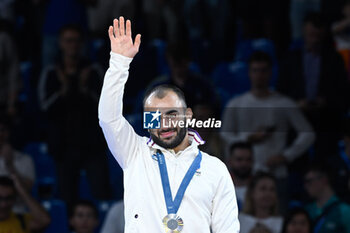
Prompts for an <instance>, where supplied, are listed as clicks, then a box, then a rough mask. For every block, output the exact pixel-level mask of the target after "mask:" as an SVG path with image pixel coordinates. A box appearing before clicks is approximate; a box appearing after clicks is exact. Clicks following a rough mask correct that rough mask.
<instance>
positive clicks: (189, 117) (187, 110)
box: [185, 108, 193, 120]
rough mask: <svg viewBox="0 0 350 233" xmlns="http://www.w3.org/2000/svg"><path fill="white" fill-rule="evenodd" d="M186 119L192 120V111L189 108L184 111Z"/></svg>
mask: <svg viewBox="0 0 350 233" xmlns="http://www.w3.org/2000/svg"><path fill="white" fill-rule="evenodd" d="M185 115H186V119H190V120H191V119H192V117H193V112H192V109H191V108H187V109H186V114H185Z"/></svg>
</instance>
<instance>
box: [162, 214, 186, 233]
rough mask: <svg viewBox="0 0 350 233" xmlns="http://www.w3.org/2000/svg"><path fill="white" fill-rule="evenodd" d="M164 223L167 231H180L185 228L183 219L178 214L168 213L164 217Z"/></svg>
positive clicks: (171, 232) (173, 232)
mask: <svg viewBox="0 0 350 233" xmlns="http://www.w3.org/2000/svg"><path fill="white" fill-rule="evenodd" d="M163 224H164V227H165V229H166V232H167V233H179V232H181V231H182V228H183V225H184V223H183V221H182V219H181V218H180V216H178V215H176V214H168V215H167V216H165V217H164V218H163Z"/></svg>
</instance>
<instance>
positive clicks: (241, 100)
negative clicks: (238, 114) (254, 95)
mask: <svg viewBox="0 0 350 233" xmlns="http://www.w3.org/2000/svg"><path fill="white" fill-rule="evenodd" d="M250 98H251V93H250V92H245V93H243V94H240V95H237V96H235V97H232V98H231V99H230V100H229V101H228V103H227V105H226V107H239V106H241V105H244V104H246V101H247V100H249V99H250Z"/></svg>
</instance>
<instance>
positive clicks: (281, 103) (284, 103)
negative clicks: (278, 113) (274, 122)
mask: <svg viewBox="0 0 350 233" xmlns="http://www.w3.org/2000/svg"><path fill="white" fill-rule="evenodd" d="M274 97H275V99H276V100H277V102H276V105H278V106H276V107H282V108H292V107H293V108H294V107H298V106H297V103H296V102H295V101H294V100H292V99H291V98H289V97H288V96H286V95H284V94H281V93H279V92H276V91H275V92H274Z"/></svg>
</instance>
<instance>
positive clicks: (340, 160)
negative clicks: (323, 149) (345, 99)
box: [327, 118, 350, 203]
mask: <svg viewBox="0 0 350 233" xmlns="http://www.w3.org/2000/svg"><path fill="white" fill-rule="evenodd" d="M343 140H344V148H340V149H339V152H338V153H337V155H336V156H332V157H331V158H329V160H328V163H327V164H331V166H332V168H333V171H334V174H335V176H334V177H333V180H334V189H335V192H336V193H337V195H338V196H339V197H340V198H342V199H343V200H344V201H346V202H348V203H350V118H347V119H346V121H345V125H344V138H343Z"/></svg>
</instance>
